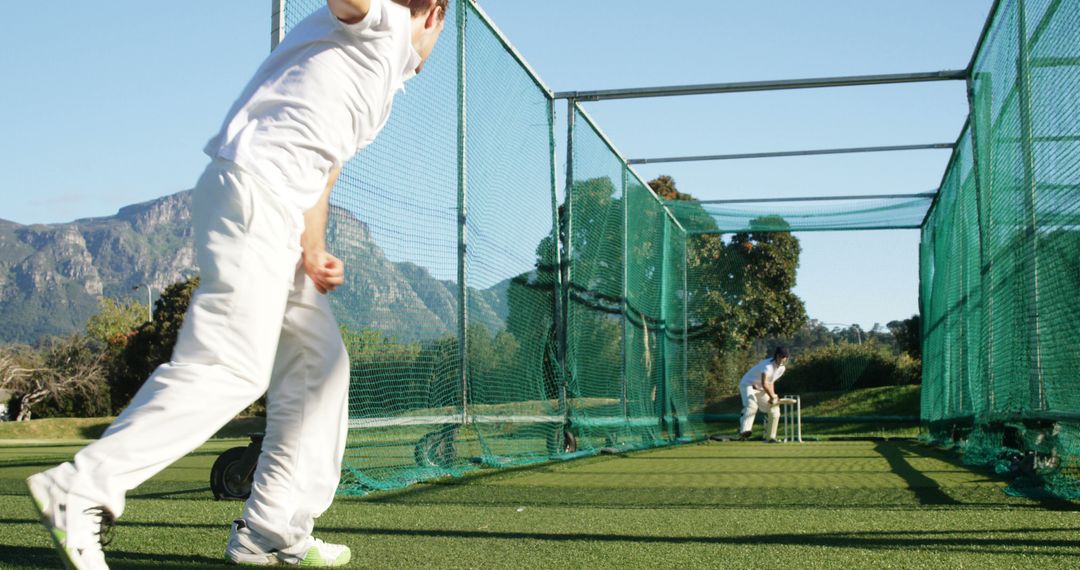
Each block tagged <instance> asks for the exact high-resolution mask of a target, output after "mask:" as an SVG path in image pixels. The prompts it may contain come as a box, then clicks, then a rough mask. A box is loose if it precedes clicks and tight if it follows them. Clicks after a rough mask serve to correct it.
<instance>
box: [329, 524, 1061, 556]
mask: <svg viewBox="0 0 1080 570" xmlns="http://www.w3.org/2000/svg"><path fill="white" fill-rule="evenodd" d="M325 530H327V531H333V532H343V533H362V534H367V535H372V536H395V537H418V538H419V537H422V538H452V539H488V540H490V539H495V540H515V541H517V540H541V541H550V542H631V543H636V544H656V543H660V544H711V545H733V546H748V547H758V546H762V545H772V546H813V547H830V548H859V549H883V550H909V549H921V550H934V549H940V550H952V551H968V552H980V553H992V554H1006V553H1010V554H1024V553H1027V554H1030V552H1031V550H1030V549H1039V550H1042V551H1044V552H1047V554H1053V555H1056V556H1061V555H1080V542H1077V541H1076V540H1075V539H1072V538H1061V539H1055V538H1045V537H1032V538H1012V537H1008V538H1006V537H1000V536H999V537H994V538H986V537H985V534H989V533H995V534H1004V535H1018V534H1025V533H1038V532H1060V533H1062V534H1063V535H1068V534H1069V533H1074V532H1077V531H1078V530H1080V529H999V530H979V531H978V535H982V536H949V535H951V534H957V535H961V534H963V531H941V532H938V531H899V532H889V531H873V532H849V533H806V534H757V533H755V534H751V535H745V536H650V535H622V534H588V533H579V534H573V533H558V534H556V533H542V532H489V531H473V530H424V529H381V528H360V529H333V528H327V529H325ZM968 534H969V535H975V534H976V533H975V532H974V531H969V532H968ZM905 535H907V536H905ZM1049 551H1052V552H1049Z"/></svg>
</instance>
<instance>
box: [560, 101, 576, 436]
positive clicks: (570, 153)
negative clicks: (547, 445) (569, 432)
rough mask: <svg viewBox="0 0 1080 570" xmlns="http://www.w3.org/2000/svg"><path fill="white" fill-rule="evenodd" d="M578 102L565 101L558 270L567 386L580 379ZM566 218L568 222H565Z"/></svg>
mask: <svg viewBox="0 0 1080 570" xmlns="http://www.w3.org/2000/svg"><path fill="white" fill-rule="evenodd" d="M576 109H577V103H576V102H575V101H574V100H573V99H567V101H566V196H565V197H564V198H563V204H564V205H565V208H564V211H563V218H562V219H560V222H561V223H562V226H560V228H562V229H563V234H564V235H562V236H561V237H562V240H563V242H562V245H563V248H564V249H565V252H566V257H565V258H564V259H563V260H562V263H563V264H564V265H562V266H560V267H559V272H560V274H561V275H562V278H563V279H562V285H563V286H562V289H561V290H560V291H559V295H560V296H561V297H562V302H563V324H564V325H566V326H565V329H564V331H563V336H562V339H561V342H562V344H561V346H560V347H559V348H560V350H561V351H562V353H563V358H565V359H566V363H565V367H564V368H563V371H564V372H565V374H566V378H565V381H564V385H565V384H568V383H569V382H570V381H571V379H572V378H577V370H576V369H574V366H576V364H577V359H574V362H573V363H571V361H570V351H569V346H568V344H569V338H568V337H569V334H568V333H569V330H570V327H571V326H572V325H573V323H571V322H570V286H571V284H572V283H573V277H574V239H573V237H574V234H573V231H574V207H573V204H574V120H575V117H576V116H577V113H576ZM564 219H565V221H563V220H564ZM567 415H568V416H569V404H567Z"/></svg>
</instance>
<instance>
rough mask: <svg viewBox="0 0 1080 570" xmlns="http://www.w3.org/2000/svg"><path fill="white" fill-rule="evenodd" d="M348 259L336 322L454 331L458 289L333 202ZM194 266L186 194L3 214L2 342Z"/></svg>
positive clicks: (484, 300) (331, 232) (475, 316)
mask: <svg viewBox="0 0 1080 570" xmlns="http://www.w3.org/2000/svg"><path fill="white" fill-rule="evenodd" d="M327 239H328V241H330V243H331V244H332V249H333V251H334V252H335V253H336V254H337V255H338V256H339V257H342V259H343V260H344V261H345V263H346V282H345V284H344V285H343V286H342V287H340V288H339V289H338V290H337V291H335V292H334V293H333V294H332V295H333V296H332V297H331V299H332V303H333V305H334V309H335V313H336V315H337V316H338V320H339V321H340V322H341V324H343V325H345V326H348V327H350V328H352V329H354V330H359V329H363V328H367V329H374V330H378V331H381V332H383V333H384V334H386V335H387V336H391V337H395V338H398V339H399V340H429V339H433V338H439V337H443V336H446V335H448V334H453V332H454V331H456V330H457V325H456V323H457V298H458V287H457V284H456V283H455V282H453V281H448V280H440V279H436V278H435V277H433V276H432V275H431V273H430V272H429V271H428V270H427V269H426V268H424V267H421V266H419V265H416V264H413V263H408V262H395V261H391V260H390V259H388V258H387V256H386V255H385V253H384V252H383V250H382V249H381V248H380V247H379V246H378V245H377V244H376V243H375V241H374V240H373V238H372V235H371V232H370V229H369V227H368V226H367V224H365V223H364V222H362V221H361V220H359V219H357V218H356V217H355V216H354V215H353V214H351V213H350V212H349V211H347V210H344V209H341V208H337V207H333V208H332V211H331V216H330V223H329V224H328V228H327ZM197 273H198V267H197V266H196V263H195V254H194V248H193V245H192V229H191V192H190V191H183V192H178V193H176V194H172V195H169V196H165V197H162V198H158V199H156V200H150V201H148V202H143V203H140V204H134V205H131V206H126V207H124V208H121V209H120V211H119V212H117V213H116V214H115V215H113V216H107V217H100V218H87V219H81V220H75V221H74V222H70V223H60V224H31V225H23V224H18V223H15V222H11V221H7V220H2V219H0V343H3V342H27V343H32V342H35V341H37V340H39V339H41V338H43V337H46V336H50V335H64V334H68V333H71V332H74V331H77V330H81V329H82V328H83V327H84V326H85V323H86V321H87V319H89V318H90V317H91V316H92V315H93V314H95V313H96V312H97V310H98V299H99V298H100V297H102V296H109V297H120V298H127V297H131V298H136V299H145V298H146V297H145V294H146V293H145V290H139V291H136V290H135V289H139V288H141V286H142V285H144V284H145V285H149V286H150V287H151V289H152V290H153V291H154V292H157V293H160V292H161V291H162V290H163V289H164V288H165V287H167V286H168V285H170V284H172V283H175V282H176V281H180V280H183V279H186V278H187V277H189V276H191V275H195V274H197ZM508 284H509V280H507V281H503V282H501V283H498V284H496V285H494V286H492V287H490V288H488V289H484V290H470V303H469V312H470V318H471V319H472V321H473V322H478V323H482V324H484V325H485V326H486V327H488V328H489V330H497V329H500V328H502V326H503V323H504V322H505V320H506V313H507V307H506V291H507V287H508Z"/></svg>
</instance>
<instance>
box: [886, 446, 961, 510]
mask: <svg viewBox="0 0 1080 570" xmlns="http://www.w3.org/2000/svg"><path fill="white" fill-rule="evenodd" d="M874 451H876V452H878V453H880V454H881V456H882V457H884V458H885V461H887V462H888V463H889V469H891V470H892V472H893V473H895V474H897V475H898V476H900V478H902V479H903V480H904V482H905V483H907V488H908V489H909V490H910V491H911V492H912V493H915V496H916V497H917V498H918V499H919V502H920V503H921V504H923V505H957V504H959V501H957V500H956V499H954V498H952V497H951V496H949V495H948V494H947V493H945V491H943V490H942V489H941V485H939V484H938V482H937V481H935V480H933V479H931V478H930V477H927V476H926V475H923V473H922V472H921V471H919V470H918V469H916V468H914V467H912V465H911V463H909V462H908V460H907V459H905V455H906V454H907V453H911V452H912V450H911V449H910V446H909V445H889V444H885V443H879V444H877V445H875V446H874ZM905 452H907V453H905Z"/></svg>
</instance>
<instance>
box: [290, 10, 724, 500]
mask: <svg viewBox="0 0 1080 570" xmlns="http://www.w3.org/2000/svg"><path fill="white" fill-rule="evenodd" d="M324 6H325V3H324V2H322V1H321V0H289V1H288V2H286V3H285V6H284V19H283V21H284V26H285V29H286V31H287V30H289V29H291V28H292V27H293V26H295V25H296V24H297V23H298V22H299V21H300V20H301V19H302V18H303V17H305V16H306V15H307V14H309V13H310V12H311V11H313V10H316V9H320V8H323V7H324ZM552 103H553V98H552V94H551V92H550V91H549V90H548V89H546V88H545V87H544V86H543V84H542V83H541V82H540V81H539V79H538V78H537V77H536V75H535V74H534V73H533V72H532V71H531V70H530V69H529V68H528V67H527V66H526V65H525V64H524V63H523V62H522V61H521V59H520V57H519V56H518V55H517V54H516V52H514V50H513V48H512V47H511V46H510V45H509V44H508V43H507V42H506V41H505V39H504V38H503V37H502V36H501V35H500V33H499V32H498V31H497V30H496V28H495V27H494V26H493V25H492V24H491V22H490V20H488V18H487V17H486V16H485V15H484V14H482V13H481V12H480V10H479V8H478V7H477V6H476V4H475V3H474V2H472V1H471V0H459V1H458V2H455V3H452V9H451V10H450V11H449V13H448V15H447V22H446V32H445V33H444V34H443V37H442V39H441V40H440V43H439V46H438V49H436V50H435V52H434V55H433V57H432V59H431V60H430V61H429V62H428V63H427V65H426V66H425V68H424V71H423V73H422V74H421V75H420V76H419V77H417V78H416V79H414V80H412V81H410V82H409V83H408V85H407V88H406V91H405V92H404V93H402V94H400V95H399V96H398V97H397V98H396V100H395V102H394V106H395V110H394V113H393V114H392V116H391V118H390V120H389V122H388V123H387V126H386V128H385V129H384V130H383V132H382V133H381V134H380V136H379V137H378V139H377V140H376V142H375V143H374V144H373V145H371V146H370V147H369V148H367V149H365V150H364V152H362V153H361V154H360V155H359V156H358V157H357V158H356V159H354V160H353V161H351V162H350V163H349V164H348V165H347V166H346V167H345V169H344V170H343V173H342V175H341V178H340V180H339V182H338V185H337V188H336V190H335V192H334V194H333V198H332V206H333V211H332V216H331V218H332V219H331V223H330V228H329V231H328V239H329V242H330V247H331V249H332V250H333V251H334V252H335V253H336V254H337V255H339V256H340V257H342V258H343V259H344V260H345V261H346V264H347V267H348V270H347V281H346V283H345V284H344V285H343V286H342V287H341V288H339V289H338V291H336V292H335V293H334V295H333V296H332V297H331V299H332V303H333V307H334V310H335V314H336V315H337V317H338V320H339V322H340V324H341V327H342V329H343V336H344V339H345V342H346V345H347V348H348V350H349V354H350V359H351V371H352V383H351V388H350V394H349V417H350V431H349V439H348V444H347V449H346V453H345V465H344V470H345V477H344V478H343V483H342V491H343V492H346V493H364V492H367V491H370V490H376V489H388V488H394V487H400V486H403V485H407V484H410V483H412V482H416V481H421V480H425V479H430V478H432V477H439V476H445V475H458V474H461V473H464V472H466V471H468V470H470V469H474V468H477V467H480V466H507V465H520V464H525V463H530V462H535V461H544V460H549V459H552V458H565V457H572V456H574V455H575V453H573V449H574V445H575V443H576V445H577V449H578V450H579V451H578V453H595V452H598V451H599V450H600V449H602V448H604V447H606V446H617V447H628V446H629V447H640V446H651V445H657V444H663V443H667V442H668V441H669V440H672V439H674V438H676V437H678V436H683V437H700V436H702V435H703V434H704V430H703V428H702V426H701V420H702V418H703V414H702V407H703V406H702V402H703V400H701V397H702V392H701V390H694V389H693V388H692V387H691V386H690V385H689V384H688V383H687V382H684V381H682V380H681V378H682V376H678V377H677V378H676V379H675V385H671V383H670V382H669V381H668V380H667V379H668V371H669V370H670V371H672V372H671V374H673V375H676V374H682V373H681V372H678V371H680V370H685V368H686V365H685V362H682V361H681V360H680V359H681V358H682V357H683V352H684V351H683V350H682V349H681V347H682V346H683V344H684V343H685V339H684V338H682V336H685V335H683V333H682V329H681V328H676V329H670V328H669V327H668V326H667V325H666V323H667V322H668V319H671V320H672V322H677V323H682V322H683V321H685V316H684V315H683V314H682V311H683V306H682V304H681V301H672V300H671V299H672V298H673V297H674V298H681V297H680V296H681V295H683V293H682V292H681V290H682V288H683V282H682V281H679V280H675V281H670V282H669V281H667V278H668V273H666V272H665V266H664V263H665V260H666V258H665V257H664V253H663V252H664V250H665V248H666V247H669V246H670V244H675V243H680V242H679V240H678V239H677V238H675V237H673V236H672V235H669V232H670V231H674V230H670V229H669V228H668V227H667V224H669V223H670V222H669V219H668V218H667V217H666V212H665V210H664V208H663V206H662V205H661V204H660V202H659V201H658V200H657V199H656V197H655V196H654V195H653V194H652V192H651V191H650V190H649V189H648V188H647V186H646V185H645V184H644V183H642V182H641V181H640V180H639V179H638V178H637V176H636V175H635V174H633V173H632V172H631V171H629V169H628V167H627V166H626V165H625V162H624V161H623V160H622V159H621V158H620V157H619V156H618V155H617V154H615V153H614V152H613V151H612V150H611V149H610V148H609V147H608V146H607V145H606V143H604V142H603V139H602V137H601V136H599V134H598V133H597V132H596V131H595V130H594V129H592V128H591V126H589V128H585V129H578V130H575V131H574V134H573V137H574V140H575V146H574V155H573V160H574V164H575V167H574V182H573V183H572V184H571V186H572V188H571V189H570V191H569V194H568V195H569V198H568V200H567V203H565V204H564V205H563V206H562V207H561V208H557V207H556V206H557V199H556V192H555V183H556V182H555V152H554V148H555V144H554V130H553V116H554V113H553V106H552ZM581 122H582V124H585V125H589V123H588V120H587V119H586V118H584V117H583V118H582V121H581ZM579 176H580V177H581V179H580V181H579V180H578V177H579ZM625 196H629V197H630V201H631V202H633V205H632V206H631V207H632V208H633V209H632V210H627V208H628V203H627V202H628V201H627V200H625V199H624V197H625ZM639 209H640V212H639V211H638V210H639ZM559 211H562V212H563V214H564V216H565V218H566V219H565V220H563V221H562V222H561V223H560V222H559V220H558V218H559V215H558V212H559ZM628 217H631V218H632V219H633V223H632V225H630V226H628V225H627V224H626V221H627V218H628ZM627 227H630V228H633V231H631V232H629V233H628V232H627V231H626V230H625V228H627ZM556 228H562V232H561V233H560V232H558V231H556ZM628 241H629V242H631V243H634V244H636V245H635V246H634V247H631V248H629V249H628V248H627V247H626V243H627V242H628ZM669 242H670V244H669ZM564 251H565V252H566V255H567V258H568V259H569V260H571V261H568V262H567V263H565V264H563V262H562V260H561V257H562V255H563V252H564ZM680 255H681V254H680ZM679 259H680V260H681V257H680V258H679ZM670 263H681V261H678V260H674V259H672V260H670ZM560 267H565V276H566V278H565V279H564V278H563V277H562V275H563V273H562V272H561V271H560ZM672 270H673V271H676V270H675V269H674V267H673V268H672ZM682 273H684V272H681V273H680V272H678V271H676V273H672V275H682ZM680 279H681V277H680ZM628 283H632V284H633V287H634V288H635V289H634V292H633V293H632V294H630V295H627V292H626V285H627V284H628ZM463 300H464V302H463ZM669 313H672V314H671V315H669ZM675 313H677V314H675ZM680 326H682V325H680ZM680 335H682V336H680ZM673 386H674V387H673ZM695 398H697V399H695ZM695 422H696V423H695ZM568 436H576V437H573V438H570V437H568Z"/></svg>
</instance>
